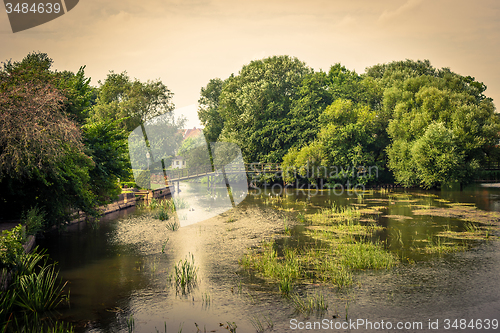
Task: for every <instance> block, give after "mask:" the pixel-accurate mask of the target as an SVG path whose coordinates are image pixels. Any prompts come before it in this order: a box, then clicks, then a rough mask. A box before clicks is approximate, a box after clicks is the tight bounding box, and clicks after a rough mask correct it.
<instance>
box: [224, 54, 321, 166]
mask: <svg viewBox="0 0 500 333" xmlns="http://www.w3.org/2000/svg"><path fill="white" fill-rule="evenodd" d="M311 72H312V70H311V69H310V68H309V67H307V66H306V65H305V64H304V63H303V62H301V61H299V60H298V59H296V58H292V57H288V56H279V57H278V56H275V57H270V58H266V59H263V60H258V61H252V62H251V63H250V64H248V65H246V66H243V68H242V69H241V71H240V72H239V74H238V75H236V76H231V77H230V78H228V79H227V81H226V82H225V84H224V86H223V88H222V92H221V94H220V96H219V108H218V110H219V114H220V115H221V117H222V118H223V120H224V128H223V130H222V132H221V134H220V136H219V139H220V140H221V141H229V142H233V143H236V144H237V145H238V146H239V147H241V149H242V151H243V154H244V158H245V160H246V161H252V162H255V161H260V162H280V161H281V159H282V157H283V155H284V154H285V153H286V151H287V150H288V149H289V148H290V147H291V146H292V144H291V140H289V136H288V135H287V131H286V130H287V127H288V125H289V114H290V111H291V108H292V104H293V101H294V100H295V99H296V98H297V96H298V95H297V94H298V90H299V86H300V84H301V82H302V80H303V79H304V77H305V76H306V75H307V74H309V73H311Z"/></svg>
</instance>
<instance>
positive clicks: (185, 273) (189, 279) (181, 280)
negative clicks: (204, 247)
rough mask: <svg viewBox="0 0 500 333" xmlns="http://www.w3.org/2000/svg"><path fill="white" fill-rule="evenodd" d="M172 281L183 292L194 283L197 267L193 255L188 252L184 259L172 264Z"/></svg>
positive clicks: (196, 277)
mask: <svg viewBox="0 0 500 333" xmlns="http://www.w3.org/2000/svg"><path fill="white" fill-rule="evenodd" d="M174 271H175V275H174V281H175V284H176V286H177V287H180V288H181V289H182V291H183V293H185V292H186V291H189V289H190V287H192V286H194V285H196V282H197V279H198V267H196V266H195V264H194V255H193V254H191V253H190V254H189V255H188V256H187V257H186V258H185V259H184V260H179V262H178V263H177V264H176V265H175V266H174Z"/></svg>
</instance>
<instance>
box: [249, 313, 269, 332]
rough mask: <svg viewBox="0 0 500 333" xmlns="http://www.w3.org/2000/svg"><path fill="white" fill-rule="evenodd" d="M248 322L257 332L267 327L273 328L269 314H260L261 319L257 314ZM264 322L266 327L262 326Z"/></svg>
mask: <svg viewBox="0 0 500 333" xmlns="http://www.w3.org/2000/svg"><path fill="white" fill-rule="evenodd" d="M250 322H251V323H252V326H253V327H254V328H255V330H256V331H257V333H262V332H264V331H265V330H266V329H269V330H270V331H272V330H273V329H274V322H273V320H272V319H271V317H269V316H262V320H260V318H259V316H254V317H252V319H250ZM264 324H265V326H266V327H264Z"/></svg>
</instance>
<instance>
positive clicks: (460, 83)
mask: <svg viewBox="0 0 500 333" xmlns="http://www.w3.org/2000/svg"><path fill="white" fill-rule="evenodd" d="M405 64H407V65H408V68H406V69H405V68H404V67H401V66H395V67H397V69H396V70H394V71H393V72H392V73H391V70H392V69H391V66H386V70H385V72H384V74H383V76H382V79H383V80H385V79H386V78H387V77H391V78H392V80H393V81H392V82H389V81H387V84H386V86H388V88H386V90H385V93H384V102H383V104H384V109H385V110H386V112H391V118H392V119H391V120H390V121H389V125H388V127H387V132H388V134H389V136H390V139H391V144H390V145H389V146H388V148H387V153H388V157H389V163H388V165H389V167H390V169H391V170H392V171H393V172H394V176H395V178H396V181H398V182H399V183H401V184H403V185H405V186H412V185H422V186H423V187H427V188H428V187H434V186H439V185H443V184H447V183H460V184H465V183H468V182H470V181H471V180H472V179H473V177H474V176H475V174H476V173H477V172H478V170H479V169H480V166H481V165H482V164H484V163H485V161H486V160H487V158H488V155H490V154H491V153H492V151H493V150H494V149H495V148H494V147H495V145H496V143H497V142H498V133H499V132H500V123H499V121H498V117H497V116H496V115H495V113H494V111H495V107H494V105H493V102H492V100H491V99H490V98H487V97H486V96H485V95H484V94H483V92H484V91H485V89H486V86H485V85H484V84H482V83H480V82H476V81H475V80H474V79H473V78H471V77H463V76H460V75H458V74H455V73H453V72H451V71H450V70H449V69H446V68H445V69H442V70H434V69H433V68H432V67H430V64H429V63H428V62H417V63H412V62H409V61H407V62H406V63H405ZM432 140H445V142H448V143H449V144H450V146H449V149H450V151H453V154H452V155H453V158H451V156H450V154H449V152H447V151H445V150H444V146H442V144H441V143H439V142H437V141H436V142H432ZM432 147H434V148H432ZM431 148H432V149H431ZM425 149H429V154H430V155H429V156H428V157H427V158H424V156H423V154H424V152H425ZM431 152H432V153H431ZM417 153H418V154H417ZM439 154H441V156H438V155H439ZM431 161H434V162H431ZM429 163H439V164H438V165H439V168H440V169H441V171H440V172H438V171H437V170H436V169H435V168H430V164H429ZM436 167H437V165H436Z"/></svg>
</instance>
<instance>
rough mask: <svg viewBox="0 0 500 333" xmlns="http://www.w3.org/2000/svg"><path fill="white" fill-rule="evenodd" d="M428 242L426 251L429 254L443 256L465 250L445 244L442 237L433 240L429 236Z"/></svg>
mask: <svg viewBox="0 0 500 333" xmlns="http://www.w3.org/2000/svg"><path fill="white" fill-rule="evenodd" d="M427 241H428V243H427V245H426V246H425V248H424V251H425V252H426V253H428V254H435V253H438V254H443V253H450V252H456V251H461V250H463V247H461V246H459V245H458V244H450V243H445V242H443V240H442V239H441V237H435V238H432V237H430V236H429V237H428V239H427Z"/></svg>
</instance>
